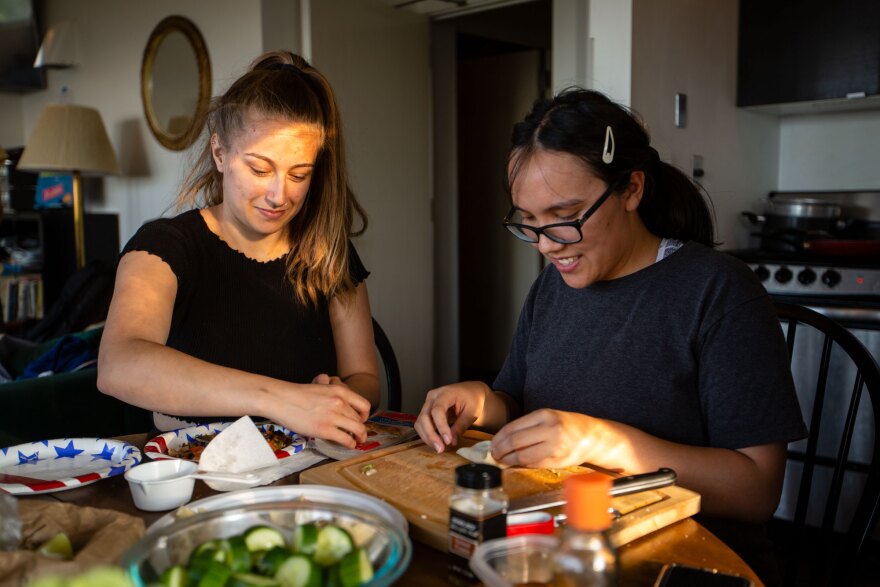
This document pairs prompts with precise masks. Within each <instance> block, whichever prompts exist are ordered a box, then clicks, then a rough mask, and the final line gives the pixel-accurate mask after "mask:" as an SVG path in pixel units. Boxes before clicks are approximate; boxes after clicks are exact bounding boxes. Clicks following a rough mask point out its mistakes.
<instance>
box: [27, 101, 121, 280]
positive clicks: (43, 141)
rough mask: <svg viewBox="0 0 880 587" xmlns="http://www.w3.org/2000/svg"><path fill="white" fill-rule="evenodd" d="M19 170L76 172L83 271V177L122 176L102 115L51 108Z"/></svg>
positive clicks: (78, 239)
mask: <svg viewBox="0 0 880 587" xmlns="http://www.w3.org/2000/svg"><path fill="white" fill-rule="evenodd" d="M18 169H20V170H29V171H67V172H72V173H73V237H74V244H75V247H76V266H77V268H78V269H81V268H82V267H84V266H85V264H86V251H85V228H84V215H83V196H82V178H81V174H86V175H107V174H117V173H119V163H118V162H117V161H116V154H115V153H114V152H113V147H112V145H111V144H110V139H109V138H107V131H106V130H105V129H104V123H103V121H102V120H101V115H100V114H99V113H98V111H97V110H95V109H94V108H87V107H85V106H76V105H73V104H49V105H47V106H46V107H44V108H43V111H42V112H41V113H40V118H39V119H38V120H37V124H36V126H35V127H34V131H33V132H32V133H31V136H30V139H28V142H27V145H25V147H24V152H23V153H22V155H21V159H20V160H19V161H18Z"/></svg>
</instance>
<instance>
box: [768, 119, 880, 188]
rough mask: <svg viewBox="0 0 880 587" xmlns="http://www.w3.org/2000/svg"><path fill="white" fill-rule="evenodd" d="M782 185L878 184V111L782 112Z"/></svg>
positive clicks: (854, 185)
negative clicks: (798, 113) (784, 113)
mask: <svg viewBox="0 0 880 587" xmlns="http://www.w3.org/2000/svg"><path fill="white" fill-rule="evenodd" d="M780 126H781V128H780V133H779V135H780V136H779V138H780V141H779V153H780V155H779V189H780V190H858V189H874V190H876V189H878V188H880V111H877V110H873V111H858V112H837V113H825V114H817V115H809V116H807V115H804V116H791V117H785V118H782V119H781V121H780Z"/></svg>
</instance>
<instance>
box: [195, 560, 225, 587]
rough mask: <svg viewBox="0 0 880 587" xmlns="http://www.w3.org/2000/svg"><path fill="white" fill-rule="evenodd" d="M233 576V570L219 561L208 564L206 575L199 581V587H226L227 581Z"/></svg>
mask: <svg viewBox="0 0 880 587" xmlns="http://www.w3.org/2000/svg"><path fill="white" fill-rule="evenodd" d="M231 575H232V570H231V569H230V568H229V567H227V566H226V565H224V564H223V563H218V562H217V561H211V562H210V563H208V567H207V568H206V569H205V574H204V575H202V578H201V579H200V580H199V583H198V587H224V585H226V581H227V580H229V577H230V576H231Z"/></svg>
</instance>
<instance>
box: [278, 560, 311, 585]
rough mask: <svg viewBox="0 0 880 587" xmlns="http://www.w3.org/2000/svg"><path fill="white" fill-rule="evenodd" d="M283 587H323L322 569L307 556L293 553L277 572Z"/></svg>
mask: <svg viewBox="0 0 880 587" xmlns="http://www.w3.org/2000/svg"><path fill="white" fill-rule="evenodd" d="M275 580H276V581H278V583H279V584H280V585H281V587H321V569H319V568H318V565H316V564H315V563H314V561H312V559H310V558H309V557H307V556H304V555H302V554H294V555H291V556H290V557H289V558H288V559H287V560H286V561H284V562H283V563H282V564H281V566H280V567H279V568H278V572H276V573H275Z"/></svg>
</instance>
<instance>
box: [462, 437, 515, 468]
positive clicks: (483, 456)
mask: <svg viewBox="0 0 880 587" xmlns="http://www.w3.org/2000/svg"><path fill="white" fill-rule="evenodd" d="M455 454H457V455H459V456H462V457H464V458H466V459H467V460H469V461H470V462H472V463H478V464H481V465H495V466H496V467H500V468H502V469H506V468H507V467H508V466H509V465H505V464H504V463H499V462H498V461H496V460H495V459H494V458H493V457H492V441H491V440H481V441H480V442H478V443H476V444H475V445H473V446H464V447H462V448H460V449H458V450H457V451H455Z"/></svg>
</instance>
